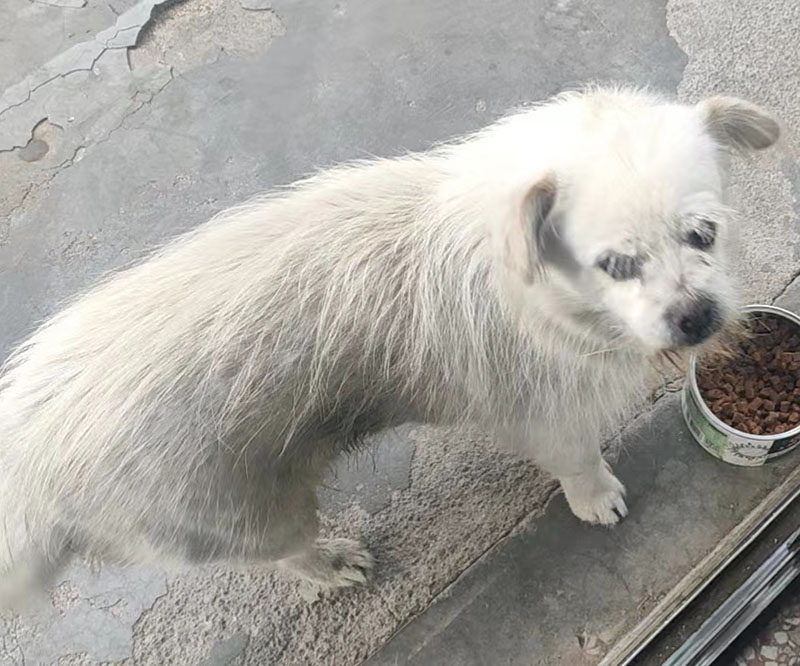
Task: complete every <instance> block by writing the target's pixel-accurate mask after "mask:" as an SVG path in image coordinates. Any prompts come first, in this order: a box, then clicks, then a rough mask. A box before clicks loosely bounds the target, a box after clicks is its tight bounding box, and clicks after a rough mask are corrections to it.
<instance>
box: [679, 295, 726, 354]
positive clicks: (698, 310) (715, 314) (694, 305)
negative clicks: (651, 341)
mask: <svg viewBox="0 0 800 666" xmlns="http://www.w3.org/2000/svg"><path fill="white" fill-rule="evenodd" d="M667 321H668V322H669V325H670V328H671V329H672V334H673V337H674V338H675V339H676V341H677V342H678V343H679V344H681V345H689V346H691V345H698V344H700V343H701V342H703V341H704V340H707V339H708V338H709V337H711V335H712V334H713V333H715V332H716V331H717V329H718V328H719V326H720V323H721V322H720V316H719V306H718V305H717V303H716V301H714V300H713V299H712V298H710V297H708V296H699V297H698V298H695V299H694V300H692V301H691V302H689V303H688V304H687V303H681V304H679V305H675V306H673V307H672V308H670V310H669V311H668V312H667Z"/></svg>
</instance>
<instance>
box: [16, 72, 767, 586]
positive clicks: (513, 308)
mask: <svg viewBox="0 0 800 666" xmlns="http://www.w3.org/2000/svg"><path fill="white" fill-rule="evenodd" d="M778 135H779V125H778V123H777V121H776V120H775V119H774V118H773V117H772V116H771V115H770V114H769V113H768V112H767V111H765V110H763V109H761V108H759V107H758V106H755V105H753V104H751V103H749V102H746V101H743V100H740V99H736V98H731V97H724V96H718V97H713V98H710V99H706V100H704V101H702V102H700V103H699V104H696V105H686V104H679V103H676V102H672V101H669V100H667V99H664V98H662V97H659V96H657V95H654V94H652V93H650V92H646V91H642V90H631V89H617V88H602V87H598V88H590V89H585V90H582V91H579V92H570V93H564V94H561V95H559V96H557V97H555V98H553V99H551V100H549V101H547V102H545V103H542V104H540V105H539V106H536V107H532V108H528V109H525V110H523V111H521V112H518V113H514V114H511V115H510V116H508V117H506V118H504V119H501V120H500V121H499V122H497V123H495V124H493V125H491V126H489V127H488V128H486V129H483V130H481V131H479V132H477V133H475V134H473V135H470V136H467V137H465V138H462V139H460V140H457V141H453V142H450V143H447V144H443V145H439V146H437V147H434V148H433V149H431V150H430V151H428V152H423V153H419V154H409V155H406V156H403V157H399V158H396V159H377V160H372V161H365V162H356V163H351V164H347V165H344V166H340V167H335V168H333V169H330V170H327V171H323V172H320V173H318V174H317V175H314V176H312V177H310V178H308V179H305V180H303V181H301V182H299V183H296V184H295V185H293V186H291V187H289V188H288V189H286V190H283V191H280V192H277V193H273V194H270V195H268V196H264V197H261V198H257V199H255V200H253V201H251V202H249V203H247V204H245V205H243V206H240V207H236V208H233V209H231V210H228V211H226V212H223V213H221V214H220V215H218V216H217V217H215V218H214V219H212V220H211V221H210V222H208V223H206V224H205V225H203V226H201V227H199V228H198V229H196V230H194V231H192V232H190V233H188V234H186V235H184V236H182V237H179V238H178V239H176V240H174V241H172V242H170V243H168V244H167V245H165V246H164V247H162V248H161V249H159V250H157V251H156V252H155V253H154V254H152V255H151V256H149V257H148V258H146V259H145V260H143V261H142V262H140V263H138V264H137V265H135V266H133V267H131V268H128V269H126V270H123V271H121V272H118V273H116V274H114V275H112V276H110V277H108V278H107V279H105V280H104V281H103V282H101V283H100V284H99V285H97V286H95V287H94V288H92V289H91V290H89V291H88V292H87V293H85V294H84V295H82V296H80V297H79V298H77V299H76V300H74V302H72V303H71V304H68V305H67V306H66V307H65V308H64V309H63V310H62V311H61V312H59V313H58V314H56V315H55V316H53V317H52V318H51V319H49V320H48V321H46V322H45V323H44V324H43V325H42V326H41V327H40V328H39V329H38V330H36V331H35V332H34V333H33V334H32V336H31V337H30V338H29V339H27V340H26V341H25V342H23V343H22V344H21V345H20V346H19V347H18V349H17V350H16V351H15V352H14V353H13V354H12V355H11V357H10V358H9V360H8V361H7V363H6V366H5V369H4V371H3V373H2V376H1V377H0V465H1V468H2V475H1V477H0V517H2V535H0V540H1V543H0V571H1V572H2V581H3V586H2V592H0V599H2V600H3V601H4V602H5V601H8V600H10V599H12V597H15V596H16V597H18V596H19V594H20V590H30V589H33V587H32V586H35V585H37V584H46V582H47V581H48V580H50V579H51V578H52V576H53V575H54V574H55V572H56V571H58V569H59V567H61V566H62V565H63V564H64V563H65V562H66V561H67V559H68V558H69V557H70V555H71V554H72V553H80V554H83V555H85V556H90V557H94V558H99V559H101V560H106V561H115V562H122V563H127V562H157V563H159V564H166V565H171V564H177V565H187V564H189V565H190V564H193V563H208V562H215V561H225V562H227V563H253V562H259V563H266V562H271V563H277V565H278V566H279V567H281V568H284V569H287V570H290V571H292V572H294V573H295V574H297V575H299V576H301V577H304V578H306V579H309V580H311V581H314V582H315V583H316V584H318V585H320V586H321V587H324V588H326V589H332V588H338V587H345V586H349V585H353V584H356V583H362V582H364V581H365V575H366V574H367V573H368V570H369V569H370V567H371V566H372V558H371V556H370V554H369V553H368V552H367V550H366V549H365V548H364V547H363V545H362V544H361V543H359V542H357V541H352V540H346V539H329V540H320V539H319V538H318V518H317V499H316V494H315V488H316V487H317V485H318V484H319V483H320V480H321V478H322V476H323V474H324V472H325V470H326V469H327V467H328V466H329V464H330V463H331V461H332V460H333V459H334V458H335V457H336V456H338V455H339V454H340V453H342V452H343V451H347V450H349V449H352V448H354V447H357V446H358V445H359V443H360V442H361V441H362V440H363V439H364V437H365V436H367V435H369V434H371V433H374V432H376V431H378V430H380V429H383V428H389V427H392V426H396V425H398V424H401V423H404V422H409V421H415V422H425V423H438V424H452V425H456V426H458V425H461V424H471V425H473V426H478V427H480V428H482V429H483V430H485V431H486V432H488V433H491V434H492V435H493V436H494V438H495V439H496V440H497V441H498V443H500V444H501V445H502V446H506V447H509V448H511V449H513V450H514V451H517V452H518V453H520V454H521V455H524V456H526V457H528V458H530V459H531V460H533V461H534V462H535V463H536V464H537V465H539V466H540V467H541V468H542V469H543V470H545V471H547V472H549V473H550V474H552V475H553V476H554V477H555V478H557V479H558V481H559V482H560V484H561V487H562V488H563V491H564V493H565V495H566V499H567V502H568V503H569V506H570V507H571V509H572V511H573V513H574V514H575V515H576V516H577V517H578V518H580V519H582V520H584V521H588V522H590V523H599V524H603V525H612V524H614V523H615V522H617V521H618V520H619V519H620V518H622V517H624V516H625V515H626V512H627V508H626V505H625V500H624V487H623V485H622V483H620V481H618V480H617V478H616V477H615V476H614V474H613V473H612V471H611V468H610V467H609V465H608V464H606V463H605V462H604V460H603V457H602V455H601V449H600V441H601V435H602V433H605V432H609V431H610V430H613V428H614V427H617V426H618V425H619V420H620V418H622V416H623V415H624V413H625V411H626V409H627V408H628V407H629V406H630V405H631V404H632V402H635V401H636V400H637V399H640V398H641V396H642V395H643V392H644V391H645V386H646V384H647V381H648V373H649V372H650V368H651V367H652V359H653V358H654V357H656V356H658V355H659V354H661V353H663V352H664V351H665V350H685V349H688V348H691V347H695V346H697V345H702V344H704V343H706V342H707V341H709V340H711V339H713V338H714V337H715V335H717V333H718V332H719V331H720V330H722V329H724V328H725V326H726V324H727V323H728V322H732V321H734V320H735V319H736V317H737V313H738V311H739V305H740V304H739V303H738V301H737V296H736V292H737V290H736V287H735V284H734V283H733V281H732V278H731V277H730V275H729V271H728V264H727V262H728V259H727V258H728V256H729V255H730V249H731V248H730V245H731V242H732V241H731V239H732V238H733V236H734V234H733V230H734V228H735V225H736V224H737V220H736V216H735V214H734V213H733V211H732V210H731V209H730V208H728V206H727V205H726V204H725V195H724V190H725V181H726V178H727V177H726V172H727V169H728V161H729V155H730V154H731V153H733V152H738V151H743V152H749V151H757V150H762V149H765V148H767V147H769V146H771V145H772V144H773V143H775V141H776V140H777V139H778Z"/></svg>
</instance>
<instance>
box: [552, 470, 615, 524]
mask: <svg viewBox="0 0 800 666" xmlns="http://www.w3.org/2000/svg"><path fill="white" fill-rule="evenodd" d="M559 480H560V481H561V487H562V488H563V489H564V495H565V496H566V498H567V503H568V504H569V508H570V509H572V513H574V514H575V515H576V516H577V517H578V518H580V519H581V520H584V521H586V522H587V523H592V524H595V525H615V524H616V523H618V522H619V521H620V520H621V519H622V518H624V517H625V516H627V515H628V507H627V506H626V505H625V486H623V485H622V483H620V481H619V479H617V477H616V476H614V474H613V473H612V471H611V467H610V466H609V465H608V463H606V462H603V464H602V465H601V466H600V467H599V468H598V469H597V470H595V471H593V472H589V473H585V474H579V475H576V476H568V477H563V478H561V479H559Z"/></svg>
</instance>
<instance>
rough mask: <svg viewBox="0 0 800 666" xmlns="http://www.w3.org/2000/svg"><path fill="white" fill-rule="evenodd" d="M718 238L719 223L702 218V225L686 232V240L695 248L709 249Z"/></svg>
mask: <svg viewBox="0 0 800 666" xmlns="http://www.w3.org/2000/svg"><path fill="white" fill-rule="evenodd" d="M716 239H717V225H716V224H714V223H713V222H712V221H711V220H700V225H699V226H698V227H696V228H695V229H692V230H691V231H690V232H689V233H688V234H686V242H687V243H688V244H689V245H690V246H691V247H693V248H694V249H695V250H708V249H710V248H711V247H712V246H713V245H714V241H715V240H716Z"/></svg>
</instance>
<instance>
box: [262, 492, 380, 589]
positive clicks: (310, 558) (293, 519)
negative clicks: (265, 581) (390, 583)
mask: <svg viewBox="0 0 800 666" xmlns="http://www.w3.org/2000/svg"><path fill="white" fill-rule="evenodd" d="M303 495H304V496H303V497H302V498H301V499H299V501H298V500H297V499H295V500H294V501H292V502H291V503H290V504H288V505H285V508H284V510H283V511H281V513H280V514H279V515H277V516H273V517H272V518H271V525H272V529H276V528H277V529H278V530H279V531H287V530H286V528H284V527H283V526H282V525H281V523H285V524H287V525H288V524H290V525H292V526H293V528H295V529H293V530H292V531H294V532H295V533H299V534H302V535H303V539H302V541H301V542H295V544H294V549H293V550H294V552H292V554H291V555H289V556H288V557H284V558H282V559H280V560H279V561H278V566H279V567H280V568H281V569H284V570H286V571H288V572H290V573H292V574H294V575H295V576H297V577H299V578H301V579H304V580H307V581H309V582H311V583H313V584H314V585H316V586H318V587H319V588H321V589H322V590H323V591H327V590H332V589H334V588H339V587H350V586H352V585H357V584H363V583H366V581H367V576H368V574H369V572H370V570H371V569H372V564H373V559H372V555H370V553H369V551H368V550H367V549H366V548H365V546H364V544H362V543H361V542H359V541H355V540H353V539H341V538H339V539H320V538H319V518H318V517H317V498H316V493H315V492H314V490H313V489H311V488H310V487H309V488H308V489H307V490H306V491H305V492H304V493H303ZM297 528H300V529H299V530H297Z"/></svg>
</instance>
